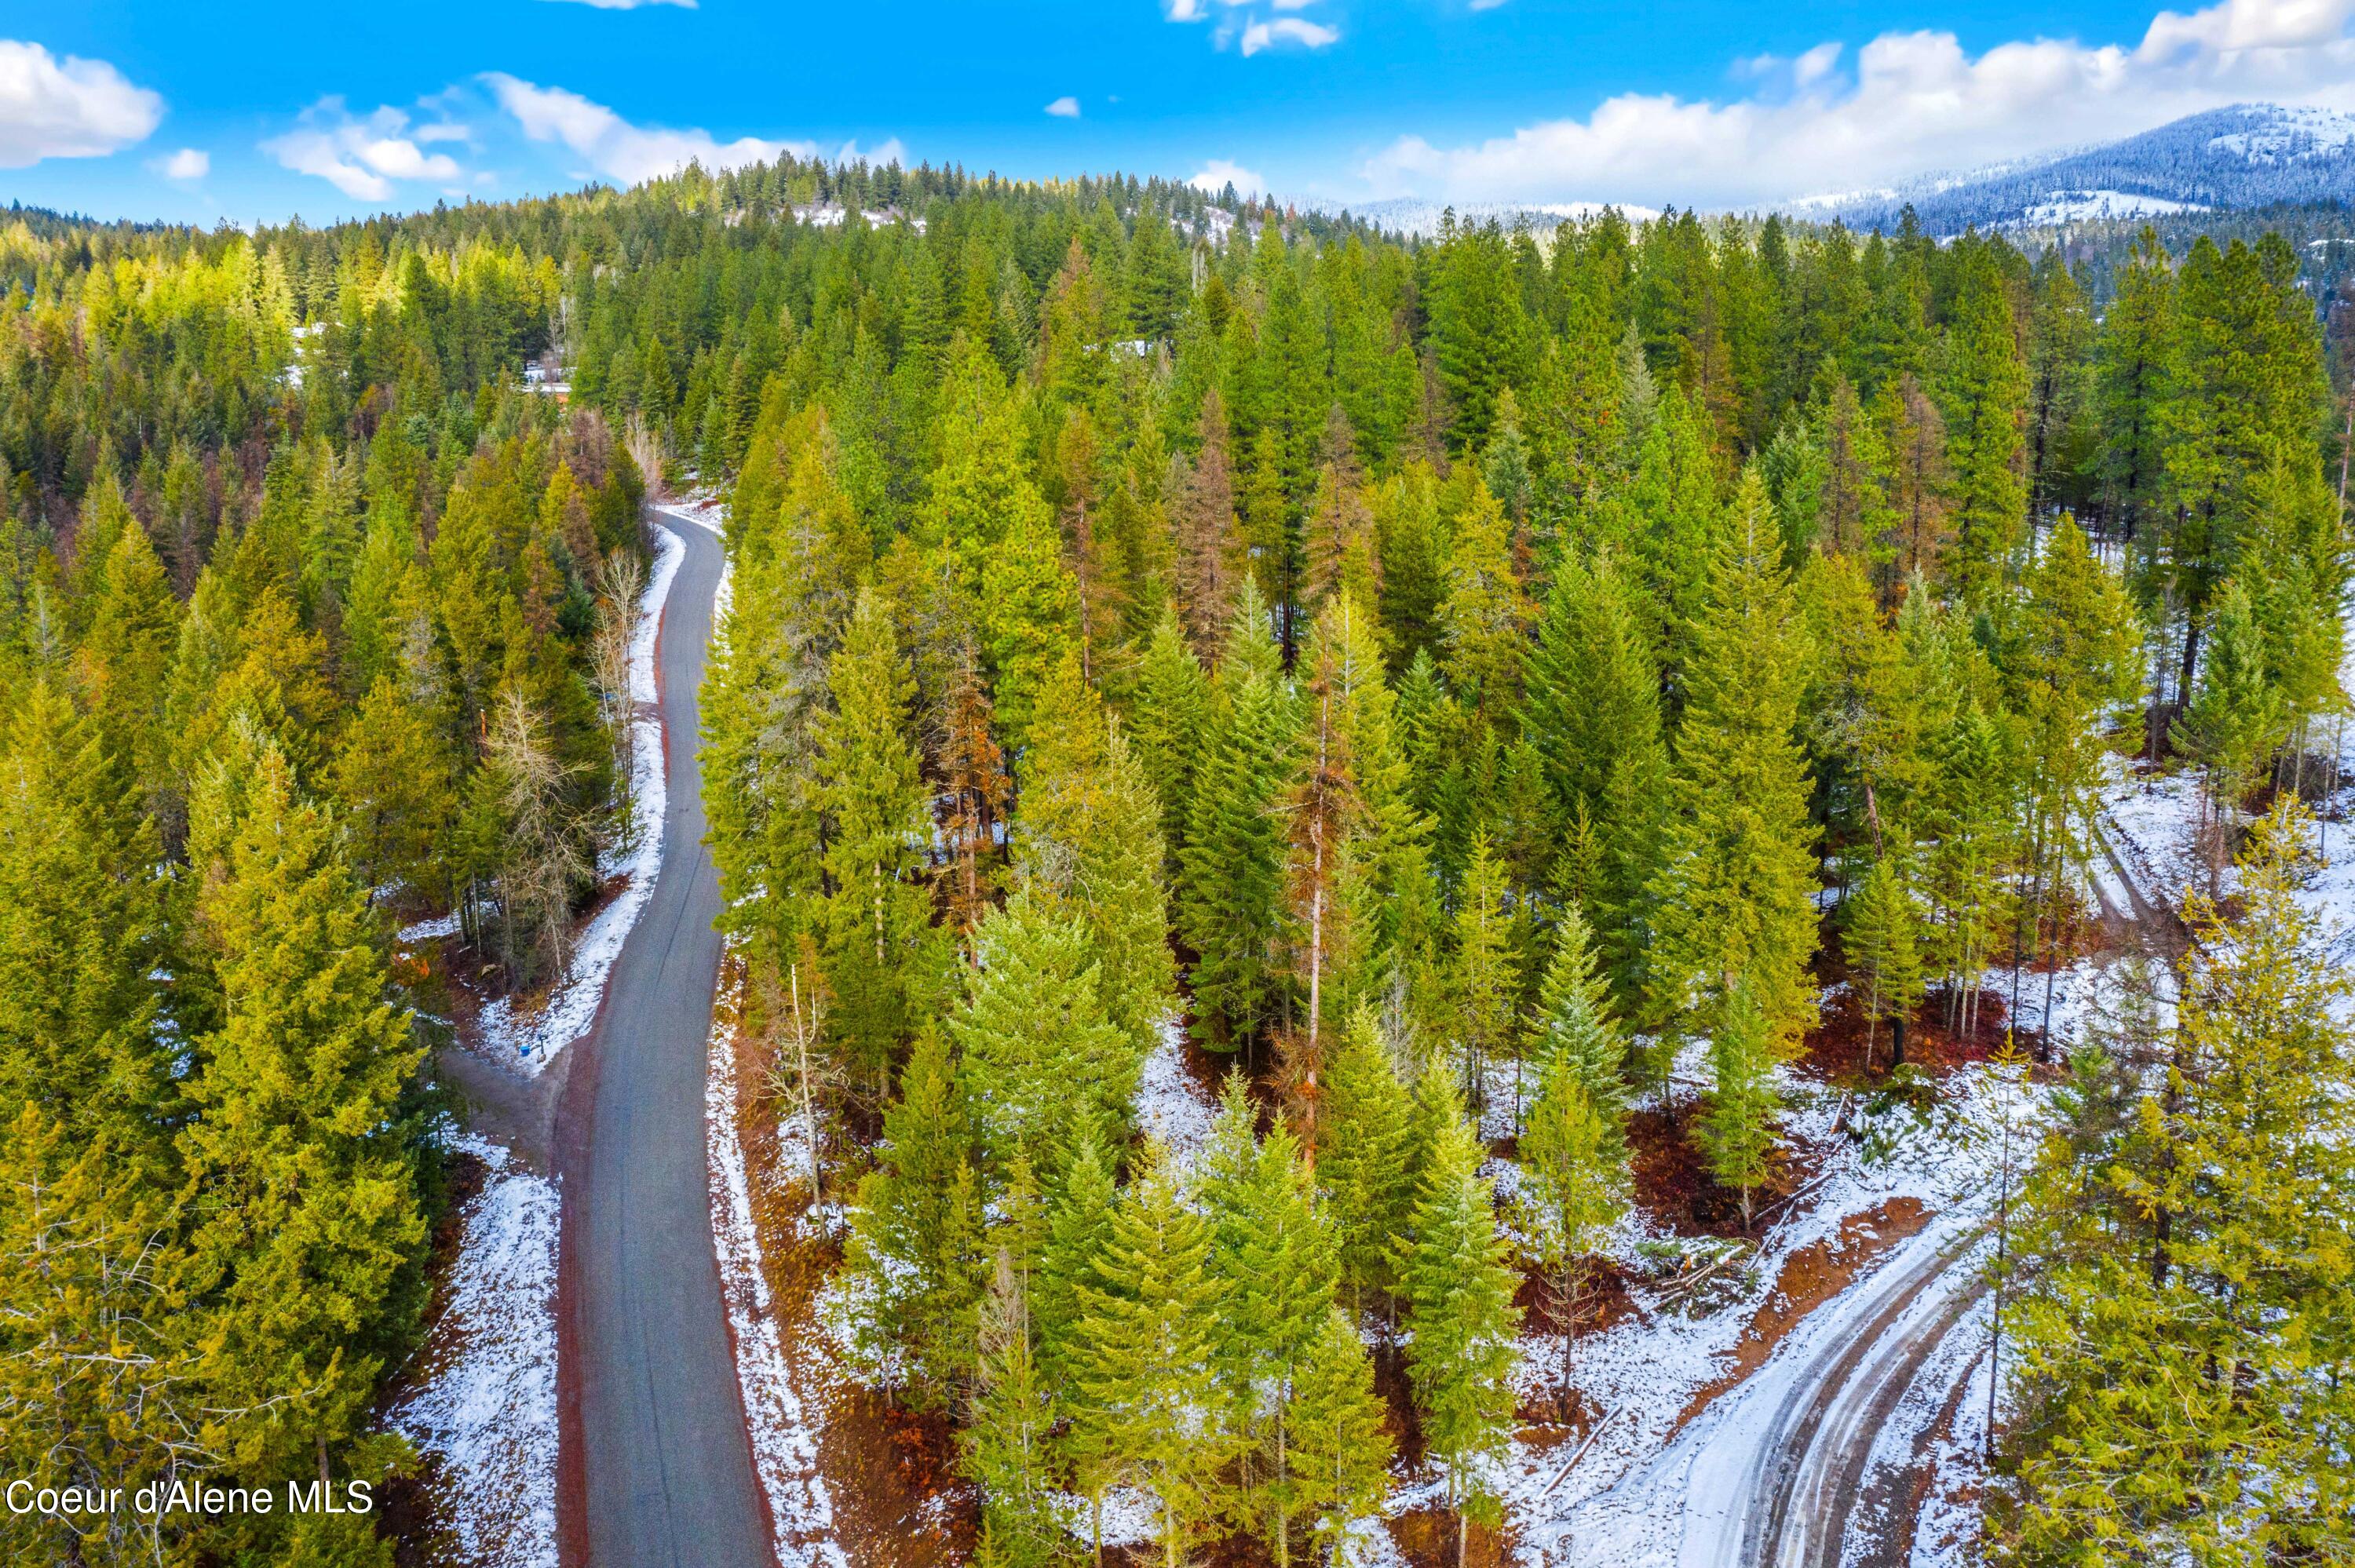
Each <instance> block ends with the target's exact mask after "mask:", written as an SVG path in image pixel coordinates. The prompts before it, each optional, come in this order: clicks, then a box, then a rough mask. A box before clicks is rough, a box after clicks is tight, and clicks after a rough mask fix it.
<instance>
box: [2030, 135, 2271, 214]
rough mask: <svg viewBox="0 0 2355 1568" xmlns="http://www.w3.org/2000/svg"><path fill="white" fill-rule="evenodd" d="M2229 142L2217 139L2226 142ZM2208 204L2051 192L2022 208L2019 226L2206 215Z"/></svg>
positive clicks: (2139, 196)
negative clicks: (2175, 214) (2123, 218)
mask: <svg viewBox="0 0 2355 1568" xmlns="http://www.w3.org/2000/svg"><path fill="white" fill-rule="evenodd" d="M2228 139H2229V138H2222V137H2220V138H2218V140H2220V141H2222V140H2228ZM2207 210H2208V204H2207V203H2205V202H2197V201H2174V200H2170V199H2169V198H2168V197H2166V196H2145V195H2144V194H2143V193H2142V192H2140V191H2113V190H2090V191H2054V192H2052V193H2051V195H2049V196H2046V197H2045V198H2044V199H2043V200H2042V201H2040V202H2031V203H2030V204H2029V205H2028V206H2026V207H2022V208H2021V209H2020V213H2019V222H2020V223H2021V224H2022V225H2024V226H2026V227H2029V228H2041V227H2043V226H2044V225H2047V224H2054V223H2086V222H2092V221H2096V220H2098V219H2101V218H2105V217H2161V216H2164V215H2166V214H2169V213H2178V212H2206V211H2207Z"/></svg>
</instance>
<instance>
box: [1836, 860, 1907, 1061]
mask: <svg viewBox="0 0 2355 1568" xmlns="http://www.w3.org/2000/svg"><path fill="white" fill-rule="evenodd" d="M1921 919H1922V916H1921V913H1920V911H1919V910H1917V909H1916V908H1915V907H1914V905H1913V894H1912V893H1911V892H1909V891H1908V890H1907V887H1906V885H1905V880H1904V877H1903V875H1902V874H1901V873H1900V872H1899V870H1898V868H1897V863H1896V861H1895V860H1894V859H1893V858H1892V857H1891V856H1889V855H1885V854H1884V855H1882V856H1881V858H1880V859H1879V860H1876V861H1874V862H1873V863H1872V870H1871V871H1870V873H1869V874H1867V875H1866V876H1865V879H1864V885H1863V886H1861V887H1859V889H1857V893H1856V899H1855V902H1854V904H1853V905H1852V906H1850V908H1849V917H1848V931H1847V933H1846V935H1845V937H1844V938H1843V948H1844V950H1845V953H1846V956H1847V959H1848V967H1849V975H1850V977H1851V979H1850V983H1851V984H1852V985H1853V986H1854V988H1855V990H1856V992H1857V996H1858V998H1859V1001H1860V1003H1861V1006H1862V1011H1863V1012H1864V1022H1865V1033H1864V1067H1865V1071H1867V1072H1870V1071H1871V1070H1872V1044H1873V1033H1874V1031H1875V1030H1876V1029H1878V1028H1879V1027H1880V1026H1881V1024H1883V1023H1887V1024H1888V1025H1889V1026H1890V1035H1891V1047H1890V1048H1891V1060H1892V1061H1895V1062H1898V1063H1902V1062H1903V1061H1904V1060H1905V1024H1906V1022H1907V1020H1909V1019H1911V1018H1912V1017H1913V1010H1914V1009H1915V1008H1916V1007H1918V1006H1920V1005H1921V1003H1922V994H1923V974H1922V948H1921V934H1920V933H1921Z"/></svg>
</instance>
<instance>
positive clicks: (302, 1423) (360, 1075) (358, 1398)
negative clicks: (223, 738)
mask: <svg viewBox="0 0 2355 1568" xmlns="http://www.w3.org/2000/svg"><path fill="white" fill-rule="evenodd" d="M223 847H224V858H223V863H222V866H221V872H220V876H219V879H218V881H214V882H210V883H208V885H206V886H205V887H204V888H203V890H202V891H201V892H200V893H199V895H198V896H197V906H196V914H197V920H198V921H199V922H200V923H201V925H202V927H204V930H205V932H206V935H207V937H208V940H209V942H210V943H211V945H212V948H213V950H214V951H216V952H217V953H218V954H219V955H220V958H219V960H218V985H219V990H220V998H221V1001H220V1010H221V1011H220V1022H219V1026H218V1029H217V1030H215V1031H214V1032H213V1033H210V1034H208V1035H207V1036H206V1037H205V1038H203V1039H202V1040H200V1041H198V1042H197V1043H196V1052H197V1061H198V1062H199V1063H200V1064H201V1066H200V1067H199V1069H198V1070H197V1073H196V1075H195V1076H194V1077H193V1078H192V1080H191V1081H190V1082H189V1083H188V1085H187V1095H188V1098H189V1100H190V1102H191V1104H192V1106H193V1107H194V1108H195V1110H196V1112H197V1116H196V1118H195V1119H194V1120H192V1121H191V1122H189V1123H188V1124H187V1126H186V1128H185V1129H184V1130H183V1131H182V1132H181V1134H180V1139H179V1145H180V1154H181V1158H182V1160H184V1161H185V1166H186V1172H187V1183H188V1185H187V1202H188V1204H189V1208H188V1223H189V1225H190V1251H189V1258H188V1265H187V1267H188V1272H187V1275H186V1287H187V1289H188V1293H189V1298H190V1302H191V1307H190V1311H189V1315H188V1318H187V1319H185V1320H184V1321H185V1322H186V1325H187V1329H188V1331H189V1334H190V1339H191V1340H192V1342H193V1343H194V1345H195V1347H196V1357H197V1372H196V1376H197V1378H198V1379H199V1380H200V1383H201V1385H202V1386H203V1388H204V1389H205V1391H206V1393H205V1396H204V1401H203V1403H204V1406H205V1409H206V1410H207V1412H208V1415H207V1418H206V1419H205V1421H204V1422H203V1424H202V1425H201V1427H200V1429H199V1430H200V1432H201V1434H202V1436H201V1439H200V1440H201V1441H202V1442H203V1443H204V1446H206V1447H208V1448H209V1449H210V1450H211V1451H212V1452H213V1453H215V1454H217V1455H218V1456H219V1457H220V1458H221V1460H222V1462H223V1463H224V1464H226V1465H229V1466H231V1467H235V1468H236V1469H238V1470H239V1471H240V1472H242V1473H244V1474H247V1475H252V1476H257V1477H259V1476H270V1475H290V1476H291V1475H295V1474H301V1473H304V1472H305V1471H307V1470H308V1469H310V1468H312V1467H314V1466H315V1464H316V1463H317V1461H316V1459H315V1458H314V1452H324V1451H325V1450H327V1449H329V1448H334V1447H338V1446H342V1445H343V1444H344V1442H345V1441H346V1439H348V1438H349V1437H351V1436H355V1435H357V1431H358V1428H359V1425H360V1423H361V1421H362V1420H363V1418H364V1417H365V1416H366V1414H367V1413H368V1408H369V1406H370V1405H371V1404H372V1403H373V1401H374V1396H375V1384H376V1378H377V1374H378V1371H379V1370H380V1369H381V1368H382V1367H383V1366H384V1365H385V1364H386V1361H387V1359H388V1358H389V1356H390V1355H391V1354H392V1353H393V1352H394V1351H396V1350H397V1349H399V1348H400V1347H402V1346H403V1344H404V1341H405V1340H406V1338H407V1336H408V1334H409V1333H410V1331H411V1330H413V1328H414V1326H415V1324H416V1321H417V1319H418V1317H419V1315H420V1314H421V1311H422V1308H423V1307H424V1291H423V1283H424V1282H423V1271H422V1264H423V1261H424V1247H425V1240H426V1230H425V1220H424V1216H423V1214H422V1213H421V1206H420V1202H419V1192H418V1175H417V1171H416V1168H415V1164H414V1160H413V1157H412V1154H411V1152H410V1148H409V1147H408V1145H407V1141H406V1140H407V1137H408V1128H406V1126H405V1124H404V1120H403V1118H402V1117H401V1116H400V1101H401V1097H402V1094H403V1091H404V1090H405V1089H406V1087H407V1086H408V1084H409V1082H410V1076H411V1075H412V1074H413V1073H414V1072H415V1071H416V1068H417V1065H418V1062H419V1060H420V1059H421V1056H422V1054H423V1052H422V1049H421V1046H420V1044H418V1042H417V1040H416V1037H415V1034H414V1032H413V1031H412V1029H411V1026H410V1019H409V1016H408V1015H407V1014H406V1013H403V1012H396V1011H395V1010H394V1008H393V1007H392V1005H391V1004H390V1002H389V1001H388V1000H387V998H388V994H389V976H388V974H387V972H386V967H385V958H384V953H383V950H382V947H381V942H382V936H381V933H380V931H379V929H378V926H377V923H376V920H375V918H374V917H373V916H371V915H370V914H369V912H368V898H367V895H366V894H365V893H364V892H363V891H362V889H361V888H360V887H359V886H358V885H357V882H356V881H355V880H354V879H353V877H352V875H351V874H350V872H349V871H348V870H347V869H346V866H345V864H344V862H343V859H342V855H341V851H340V846H339V843H338V841H337V835H336V832H335V830H334V826H333V824H332V822H331V821H330V820H329V818H328V816H327V814H326V812H325V810H322V809H321V808H320V807H319V806H317V805H316V804H314V803H313V802H311V801H309V800H304V799H303V798H302V796H301V795H300V794H299V793H298V791H297V790H296V789H295V787H294V780H293V770H292V769H291V768H289V767H288V766H287V763H286V760H285V758H284V757H283V756H282V755H281V754H280V753H279V752H278V751H277V750H276V748H275V747H263V749H262V750H261V755H260V758H259V764H258V767H257V768H256V771H255V774H254V777H253V779H252V782H251V789H250V794H249V795H248V797H247V799H246V801H245V804H244V809H243V810H241V811H240V813H239V814H238V816H237V817H236V819H235V826H234V829H233V831H232V832H230V833H229V835H228V837H227V840H226V842H225V844H224V846H223Z"/></svg>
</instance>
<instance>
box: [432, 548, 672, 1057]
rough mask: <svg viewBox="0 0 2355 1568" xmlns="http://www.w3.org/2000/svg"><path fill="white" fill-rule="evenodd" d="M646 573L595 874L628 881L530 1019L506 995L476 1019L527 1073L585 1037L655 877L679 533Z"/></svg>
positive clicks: (486, 1046)
mask: <svg viewBox="0 0 2355 1568" xmlns="http://www.w3.org/2000/svg"><path fill="white" fill-rule="evenodd" d="M654 534H655V566H654V571H653V573H652V574H651V575H650V576H649V577H647V579H646V587H645V594H644V596H643V597H642V598H641V599H639V601H638V612H639V620H638V628H637V634H636V635H635V636H634V637H633V638H632V639H631V640H630V700H631V701H632V702H633V703H634V704H635V705H637V710H638V711H637V715H636V716H635V717H634V718H633V719H632V720H631V723H630V775H631V805H632V810H631V815H630V832H629V833H628V835H627V836H626V837H625V838H624V840H623V842H622V844H621V845H619V846H617V847H616V848H615V849H614V850H612V851H609V852H607V853H606V855H605V856H604V857H603V858H602V860H601V863H599V865H598V867H597V873H598V875H599V876H600V877H601V878H603V877H611V876H615V875H620V876H623V877H625V878H626V879H627V880H626V881H625V882H624V883H623V886H622V890H621V891H620V892H619V893H617V894H615V895H613V899H612V901H611V902H609V903H608V904H607V905H606V906H604V907H603V908H602V909H600V910H599V911H598V912H597V914H596V916H595V917H594V918H593V919H591V921H590V922H589V925H588V927H587V929H585V930H583V931H582V932H581V940H580V942H579V944H578V945H577V946H576V947H575V948H573V952H572V959H571V961H570V963H568V964H567V965H566V966H565V969H564V978H563V980H560V981H559V983H558V984H557V986H556V987H555V989H554V990H553V991H550V992H549V997H548V1001H547V1004H546V1005H545V1006H543V1007H542V1008H540V1009H539V1011H538V1012H537V1013H531V1014H519V1013H518V1012H517V1010H516V1007H515V1003H514V1001H513V999H512V998H508V997H501V998H499V999H497V1000H496V1001H491V1002H488V1003H486V1004H485V1006H484V1008H483V1011H482V1013H481V1015H480V1017H479V1019H478V1021H477V1022H478V1027H479V1029H480V1032H481V1044H482V1049H483V1050H484V1051H485V1053H486V1054H491V1055H492V1056H494V1057H506V1056H512V1057H513V1058H514V1059H515V1060H517V1062H518V1063H519V1065H521V1067H522V1069H523V1071H524V1072H525V1073H526V1074H527V1075H530V1076H535V1077H536V1076H538V1075H539V1074H540V1073H541V1072H543V1071H545V1070H546V1069H547V1066H548V1065H549V1063H550V1062H551V1061H554V1060H555V1059H556V1057H557V1055H558V1054H559V1053H560V1052H562V1051H563V1049H564V1048H565V1047H566V1046H567V1045H570V1044H572V1042H574V1041H575V1040H578V1039H580V1038H581V1036H582V1035H583V1034H586V1033H589V1026H590V1025H591V1024H592V1023H594V1022H596V1021H597V1009H598V1008H599V1007H600V1006H601V1005H602V1003H603V1002H604V1000H605V982H606V980H608V979H609V978H610V977H611V976H612V974H613V964H614V962H615V960H617V959H620V958H621V956H622V944H623V943H624V942H626V941H627V940H628V939H629V936H630V928H631V927H634V926H635V925H636V924H637V923H638V913H639V911H641V910H642V909H644V908H645V905H646V900H647V899H648V898H651V897H652V896H653V895H654V890H655V877H657V876H659V875H660V874H662V860H663V818H664V815H665V813H666V811H667V810H668V809H669V792H668V790H667V789H666V779H665V773H664V767H663V724H662V714H661V711H660V709H659V708H657V707H656V703H657V701H658V700H659V698H660V695H661V694H660V692H659V690H658V689H657V687H656V685H655V640H656V638H657V637H658V636H659V635H660V633H661V630H662V618H663V606H664V604H665V603H666V601H667V600H668V599H669V598H670V585H671V579H672V578H673V577H677V575H678V564H679V562H680V560H681V559H682V558H684V557H685V556H686V554H687V546H686V545H685V544H684V543H683V542H681V540H680V539H679V536H678V535H676V534H674V533H672V532H671V531H670V530H669V529H667V528H666V527H664V526H663V525H662V524H659V523H657V524H654Z"/></svg>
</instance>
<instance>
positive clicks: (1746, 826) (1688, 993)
mask: <svg viewBox="0 0 2355 1568" xmlns="http://www.w3.org/2000/svg"><path fill="white" fill-rule="evenodd" d="M1733 514H1734V519H1735V521H1734V526H1733V529H1732V532H1731V533H1729V534H1728V535H1727V536H1726V538H1725V540H1724V541H1723V543H1721V545H1720V546H1719V548H1718V552H1717V556H1716V558H1715V560H1714V561H1713V562H1712V564H1711V567H1710V588H1709V599H1708V604H1707V608H1706V610H1705V613H1704V615H1703V618H1702V620H1701V621H1700V624H1699V625H1698V626H1697V627H1696V628H1695V629H1694V633H1693V638H1694V660H1693V667H1692V672H1691V686H1692V697H1691V701H1690V703H1689V706H1688V708H1687V711H1686V715H1685V723H1684V727H1683V729H1682V730H1681V732H1680V733H1679V734H1678V739H1677V776H1676V783H1675V813H1676V814H1675V816H1674V818H1673V819H1672V820H1671V821H1670V824H1669V827H1668V852H1667V853H1666V854H1665V855H1664V857H1663V863H1662V867H1661V871H1660V874H1659V878H1658V884H1657V892H1656V898H1657V905H1658V907H1659V911H1660V913H1659V916H1658V918H1659V938H1660V939H1659V951H1658V953H1657V955H1656V958H1655V961H1654V969H1653V973H1654V975H1655V977H1656V978H1655V984H1654V989H1653V993H1652V1001H1653V1004H1654V1006H1655V1007H1656V1008H1657V1009H1658V1011H1659V1016H1660V1017H1661V1019H1662V1021H1663V1022H1669V1023H1673V1022H1675V1021H1676V1020H1677V1019H1678V1017H1680V1016H1682V1015H1683V1014H1684V1013H1686V1012H1688V1011H1698V1012H1700V1013H1701V1014H1702V1015H1703V1016H1704V1017H1706V1016H1710V1015H1711V1014H1712V1013H1714V1012H1715V1011H1716V1010H1717V1009H1718V1008H1719V1007H1720V1006H1721V1005H1722V1003H1723V1002H1724V1001H1725V999H1726V998H1727V997H1729V996H1730V995H1731V994H1732V991H1733V989H1734V987H1735V985H1736V983H1737V982H1738V981H1743V980H1746V981H1747V983H1748V985H1749V987H1750V990H1751V993H1752V996H1753V1001H1754V1002H1755V1004H1756V1005H1757V1007H1758V1008H1759V1010H1760V1011H1761V1012H1763V1013H1764V1017H1765V1020H1766V1030H1767V1035H1768V1042H1769V1044H1768V1049H1769V1050H1770V1051H1774V1052H1780V1051H1783V1050H1785V1048H1787V1046H1788V1045H1789V1044H1792V1043H1793V1042H1795V1041H1796V1038H1797V1036H1798V1033H1799V1032H1800V1031H1801V1030H1802V1029H1803V1028H1805V1027H1806V1025H1807V1024H1808V1023H1809V1022H1813V1020H1814V1018H1815V1016H1816V999H1815V992H1814V988H1813V986H1812V984H1811V983H1810V981H1809V979H1808V975H1807V960H1808V959H1810V958H1812V957H1813V956H1814V953H1815V947H1816V908H1815V904H1814V901H1813V899H1812V896H1811V895H1812V893H1813V890H1814V884H1815V867H1814V863H1813V857H1812V856H1811V855H1810V854H1809V853H1808V847H1809V845H1810V844H1811V843H1812V842H1813V841H1814V837H1815V830H1814V828H1813V826H1812V824H1811V823H1810V822H1809V821H1808V820H1807V795H1808V780H1807V776H1806V766H1805V763H1804V761H1803V759H1802V758H1801V755H1800V752H1799V748H1798V746H1797V743H1796V739H1795V737H1794V735H1793V726H1794V725H1795V724H1796V720H1797V709H1798V697H1799V683H1800V681H1801V678H1802V674H1803V666H1804V659H1805V655H1806V643H1805V641H1804V636H1805V633H1804V630H1803V629H1802V628H1801V627H1800V625H1799V624H1798V621H1797V617H1796V604H1795V602H1794V599H1793V595H1792V592H1791V583H1790V578H1789V576H1788V574H1786V573H1785V571H1784V569H1783V567H1782V564H1781V562H1780V560H1779V559H1778V558H1777V555H1778V552H1777V551H1776V549H1775V547H1774V541H1773V540H1772V538H1771V537H1770V535H1769V534H1768V531H1767V529H1766V526H1765V497H1764V489H1763V487H1762V486H1761V485H1760V484H1759V482H1758V481H1757V479H1756V477H1755V476H1754V475H1746V476H1744V478H1743V480H1742V489H1741V492H1740V493H1739V494H1738V495H1737V496H1736V498H1735V501H1734V504H1733Z"/></svg>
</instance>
